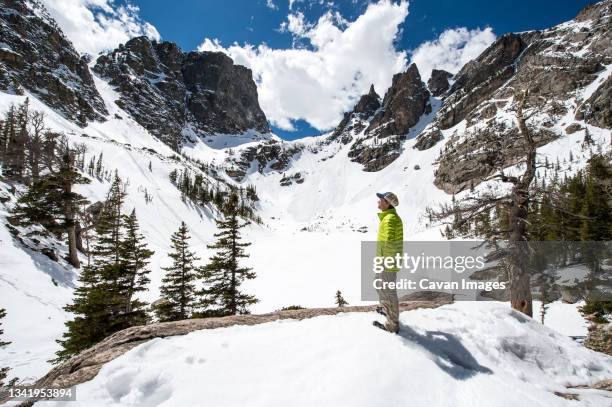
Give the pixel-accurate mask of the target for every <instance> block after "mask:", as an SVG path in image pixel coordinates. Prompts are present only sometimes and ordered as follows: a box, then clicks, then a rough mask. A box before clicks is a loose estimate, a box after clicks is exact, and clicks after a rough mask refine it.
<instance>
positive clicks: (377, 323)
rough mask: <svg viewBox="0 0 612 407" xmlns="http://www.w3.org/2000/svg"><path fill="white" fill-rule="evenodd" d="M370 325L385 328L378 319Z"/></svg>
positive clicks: (384, 329)
mask: <svg viewBox="0 0 612 407" xmlns="http://www.w3.org/2000/svg"><path fill="white" fill-rule="evenodd" d="M372 325H374V326H375V327H376V328H379V329H382V330H383V331H386V330H387V328H385V326H384V325H383V324H381V323H380V322H378V321H373V322H372Z"/></svg>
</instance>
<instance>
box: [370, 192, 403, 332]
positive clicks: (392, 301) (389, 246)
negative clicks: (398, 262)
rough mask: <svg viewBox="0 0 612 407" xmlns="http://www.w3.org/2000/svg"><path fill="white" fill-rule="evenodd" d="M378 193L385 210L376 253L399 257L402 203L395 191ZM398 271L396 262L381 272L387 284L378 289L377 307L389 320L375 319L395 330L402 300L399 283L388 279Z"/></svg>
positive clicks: (380, 204)
mask: <svg viewBox="0 0 612 407" xmlns="http://www.w3.org/2000/svg"><path fill="white" fill-rule="evenodd" d="M376 196H377V197H378V209H380V210H381V212H380V213H379V214H378V218H379V219H380V224H379V226H378V238H377V244H376V256H377V257H393V258H395V256H396V255H397V254H398V253H399V254H400V256H401V254H402V249H403V241H404V229H403V225H402V219H401V218H400V217H399V215H398V214H397V212H396V211H395V207H396V206H398V205H399V201H398V199H397V196H396V195H395V194H394V193H393V192H384V193H377V194H376ZM397 271H398V268H397V267H395V266H394V267H391V268H385V269H384V271H383V272H382V273H381V278H382V282H383V287H382V288H381V289H379V290H378V298H379V299H380V307H378V308H377V309H376V310H377V311H378V313H380V314H382V315H384V316H385V317H386V318H387V321H386V322H385V324H384V325H383V324H381V323H380V322H378V321H374V326H376V327H378V328H381V329H384V330H386V331H389V332H393V333H398V332H399V304H398V299H397V290H396V289H395V287H393V288H388V287H387V284H386V283H395V282H396V281H397Z"/></svg>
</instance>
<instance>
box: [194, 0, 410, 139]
mask: <svg viewBox="0 0 612 407" xmlns="http://www.w3.org/2000/svg"><path fill="white" fill-rule="evenodd" d="M407 15H408V3H407V2H405V1H401V2H399V3H392V2H391V1H389V0H380V1H379V2H378V3H375V4H370V5H369V6H368V7H367V9H366V11H365V12H364V13H363V14H362V15H361V16H359V17H358V18H357V19H356V20H355V21H352V22H349V21H346V20H344V19H343V18H342V16H340V15H339V14H337V13H334V12H331V11H329V12H327V13H326V14H324V15H323V16H322V17H320V18H319V20H318V21H317V22H316V23H313V24H311V23H309V22H307V21H306V20H305V19H304V16H303V15H302V14H301V13H295V14H290V15H289V16H288V20H287V23H286V24H285V25H283V26H282V27H281V29H284V30H286V31H288V32H291V33H292V34H293V35H294V37H295V38H299V39H301V40H303V41H305V42H307V43H308V44H307V45H308V48H300V49H296V48H291V49H273V48H270V47H268V46H267V45H265V44H262V45H259V46H253V45H249V44H245V45H238V44H234V45H231V46H229V47H227V48H224V47H222V46H221V45H220V44H219V42H218V41H216V40H210V39H208V38H207V39H205V40H204V41H203V42H202V44H201V45H200V47H199V48H198V49H199V50H215V51H223V52H225V53H227V54H228V55H230V56H231V57H232V58H233V59H234V61H235V62H236V63H237V64H241V65H245V66H247V67H249V68H251V69H252V71H253V76H254V78H255V81H256V82H257V85H258V91H259V102H260V104H261V106H262V108H263V110H264V112H265V113H266V115H267V117H268V119H270V120H271V121H272V122H273V123H274V124H275V125H276V126H278V127H281V128H283V129H287V130H292V129H293V124H292V122H293V121H295V120H298V119H304V120H306V121H307V122H308V123H309V124H310V125H312V126H313V127H315V128H317V129H319V130H326V129H330V128H332V127H334V126H335V125H337V124H338V122H339V121H340V120H341V118H342V114H343V112H345V111H347V110H349V109H351V108H352V107H353V105H354V104H355V102H356V100H357V98H358V97H359V96H360V95H361V94H362V93H365V92H367V90H368V88H369V86H370V84H372V83H373V84H374V86H375V88H376V90H377V91H378V92H379V93H384V91H385V90H386V89H387V88H388V87H389V85H390V84H391V78H392V76H393V74H394V73H397V72H400V71H402V70H403V69H405V67H406V62H407V57H406V53H405V52H403V51H397V50H396V49H395V47H394V40H395V39H396V37H397V35H398V32H399V25H400V24H401V23H402V22H403V21H404V19H405V18H406V16H407Z"/></svg>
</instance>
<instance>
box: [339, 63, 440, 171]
mask: <svg viewBox="0 0 612 407" xmlns="http://www.w3.org/2000/svg"><path fill="white" fill-rule="evenodd" d="M429 97H430V94H429V91H428V90H427V87H426V86H425V84H424V83H423V81H422V80H421V75H420V74H419V70H418V69H417V66H416V65H415V64H412V65H410V67H408V69H407V70H406V72H403V73H398V74H396V75H394V76H393V81H392V84H391V87H390V88H389V89H388V90H387V93H386V94H385V97H384V99H383V102H382V106H381V107H380V108H378V109H377V110H376V111H375V114H374V116H373V117H372V119H371V120H370V121H369V123H368V125H367V128H366V129H365V131H364V133H363V136H362V137H360V138H358V139H357V140H356V141H355V142H354V143H353V144H352V145H351V149H350V151H349V153H348V156H349V158H351V160H352V161H355V162H358V163H360V164H362V165H363V170H364V171H379V170H381V169H383V168H385V167H386V166H387V165H389V164H390V163H392V162H393V161H395V159H396V158H397V157H399V154H400V151H401V145H402V142H403V140H405V138H406V134H407V133H408V131H409V130H410V128H412V127H414V126H415V125H416V124H417V123H418V121H419V119H420V118H421V117H422V116H423V115H424V114H428V113H431V105H430V104H429ZM362 100H363V98H362ZM374 106H375V104H374V103H372V104H371V107H374ZM371 111H372V109H370V112H371ZM360 125H362V126H363V125H364V123H363V122H360Z"/></svg>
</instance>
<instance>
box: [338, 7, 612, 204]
mask: <svg viewBox="0 0 612 407" xmlns="http://www.w3.org/2000/svg"><path fill="white" fill-rule="evenodd" d="M611 16H612V1H610V0H606V1H603V2H600V3H597V4H595V5H591V6H588V7H586V8H584V9H583V10H582V11H581V12H580V13H579V14H578V15H577V16H576V18H575V19H574V20H572V21H570V22H567V23H564V24H560V25H558V26H556V27H553V28H551V29H548V30H544V31H531V32H525V33H519V34H513V33H510V34H506V35H503V36H501V37H499V38H498V39H497V40H496V41H495V42H494V43H493V44H491V46H489V47H488V48H487V49H486V50H485V51H484V52H483V53H482V54H481V55H480V56H478V58H476V59H474V60H472V61H470V62H468V63H467V64H466V65H465V66H464V67H463V68H462V69H461V70H460V71H459V72H458V73H457V74H456V75H454V76H453V75H452V74H450V73H449V72H446V71H443V70H435V69H434V70H433V71H432V75H431V78H430V79H429V81H428V82H427V86H425V84H424V83H423V82H422V80H421V77H420V75H419V72H418V69H417V67H416V66H415V65H414V64H413V65H411V66H410V67H409V68H408V69H407V70H406V72H403V73H399V74H397V75H395V76H394V77H393V82H392V85H391V87H390V88H389V89H388V90H387V92H386V94H385V97H384V99H383V100H382V102H380V99H379V98H378V95H376V92H374V89H373V88H371V89H370V92H369V93H368V94H366V95H364V96H362V97H361V99H360V100H359V102H358V104H357V105H356V106H355V108H354V109H353V111H351V112H349V113H347V114H345V116H344V119H343V120H342V122H341V123H340V124H339V125H338V127H337V128H336V129H335V131H334V132H333V133H332V134H331V135H330V136H329V137H328V139H327V142H328V143H331V142H341V143H343V144H349V145H350V147H349V152H348V156H349V158H351V160H353V161H355V162H358V163H360V164H362V165H363V169H364V171H379V170H381V169H382V168H385V167H386V166H387V165H389V164H390V163H392V162H393V161H394V160H395V159H396V158H397V157H399V155H400V152H401V147H402V144H403V141H404V140H405V139H406V137H407V135H408V133H409V131H410V129H412V128H414V126H415V125H416V124H417V123H418V122H419V120H420V119H421V118H422V117H423V115H426V114H429V113H431V104H430V99H431V97H434V98H440V99H441V100H442V105H441V107H440V109H439V110H438V112H437V114H436V117H435V118H434V120H433V121H432V122H430V123H429V124H428V125H427V126H426V128H425V129H424V130H423V131H422V132H421V133H420V134H419V135H418V137H417V140H416V142H415V145H414V148H415V149H418V150H426V149H429V148H431V147H433V146H435V145H436V144H437V143H438V142H439V141H440V140H442V139H443V138H444V133H443V131H444V130H449V129H451V130H450V131H451V132H452V134H453V136H452V137H453V140H452V142H450V143H449V144H448V145H447V148H445V150H444V151H443V152H442V154H441V156H440V158H439V160H438V164H439V166H438V169H437V171H436V178H435V184H436V185H437V186H438V187H439V188H442V189H443V190H445V191H446V192H448V193H456V192H458V191H461V190H463V189H465V188H467V187H469V186H473V185H476V184H478V183H479V182H481V181H482V180H484V179H485V178H487V177H488V176H489V175H491V173H492V172H493V171H495V170H496V169H498V168H499V166H500V165H501V166H504V167H505V166H510V165H513V164H516V163H517V162H518V160H519V159H520V157H521V155H522V151H523V150H522V148H521V140H520V135H519V133H518V130H517V128H516V125H515V124H513V122H512V120H509V118H510V119H511V118H512V117H514V111H515V109H516V98H515V95H522V94H523V92H524V91H526V90H528V91H529V97H528V99H527V101H526V109H527V110H528V111H530V110H531V111H533V110H535V111H536V112H537V114H536V115H533V116H531V117H530V119H529V121H528V125H529V126H530V128H531V129H532V131H533V134H534V137H535V139H536V141H537V143H538V145H544V144H546V143H549V142H550V141H552V140H554V139H556V138H558V137H561V136H564V135H565V134H563V133H564V131H559V130H558V129H559V128H566V129H567V130H565V133H567V134H570V133H573V132H576V131H583V130H584V126H583V125H580V124H579V123H571V122H570V123H561V122H560V121H561V119H562V118H563V117H565V116H566V115H567V114H568V112H571V114H572V115H573V116H574V117H575V120H579V121H585V122H586V123H588V124H591V125H594V126H597V127H602V128H611V127H612V108H611V106H610V100H611V96H612V79H611V78H610V76H608V77H607V78H605V76H604V78H603V80H601V79H600V80H601V82H598V83H597V84H595V85H596V86H597V90H596V91H595V92H594V93H593V94H592V95H591V96H590V97H589V98H588V99H587V100H581V99H580V95H579V92H578V91H579V90H581V89H583V88H585V87H586V86H588V85H590V84H593V82H594V81H595V80H596V79H597V78H598V77H601V76H602V73H603V72H605V71H604V70H605V66H606V65H609V64H610V63H612V30H610V27H611V26H612V23H611ZM464 121H465V124H466V126H465V129H464V128H462V127H461V128H456V129H454V130H453V128H454V127H455V126H456V125H457V124H459V123H461V122H464ZM449 141H451V140H449Z"/></svg>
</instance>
